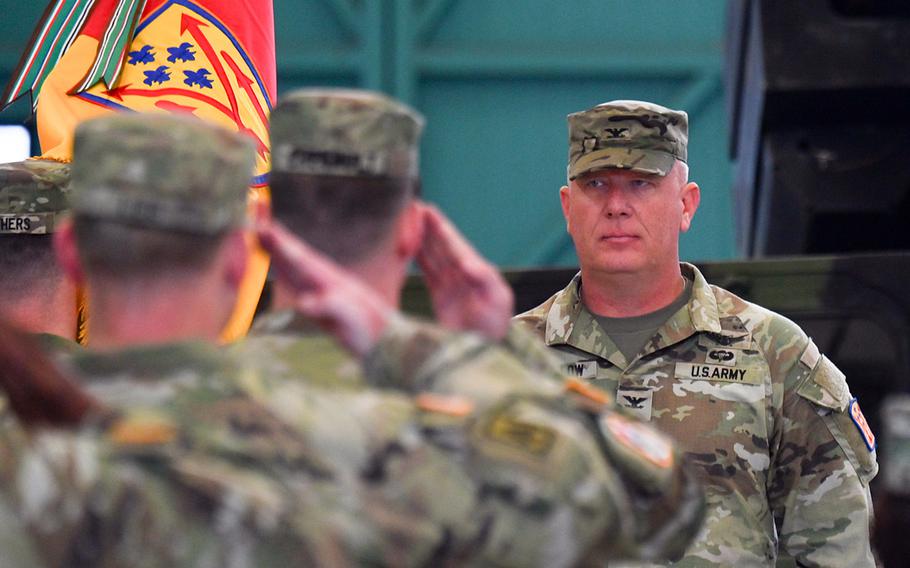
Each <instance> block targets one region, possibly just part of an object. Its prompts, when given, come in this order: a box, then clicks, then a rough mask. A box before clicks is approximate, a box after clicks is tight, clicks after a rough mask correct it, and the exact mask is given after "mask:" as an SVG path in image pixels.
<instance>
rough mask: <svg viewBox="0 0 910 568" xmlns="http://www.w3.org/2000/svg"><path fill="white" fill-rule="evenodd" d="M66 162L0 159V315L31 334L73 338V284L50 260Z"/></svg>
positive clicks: (63, 199) (65, 188)
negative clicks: (11, 161)
mask: <svg viewBox="0 0 910 568" xmlns="http://www.w3.org/2000/svg"><path fill="white" fill-rule="evenodd" d="M69 179H70V167H69V165H68V164H63V163H60V162H54V161H50V160H39V159H32V160H26V161H24V162H14V163H9V164H0V289H2V290H3V293H2V294H0V315H2V317H4V318H5V319H6V320H7V321H9V322H11V323H13V324H15V325H16V326H18V327H20V328H22V329H24V330H27V331H30V332H32V333H43V334H52V335H55V336H59V337H61V338H66V339H69V340H72V339H73V338H74V337H75V334H76V310H75V306H76V288H75V286H73V284H72V283H71V282H70V281H69V280H67V278H66V276H65V274H64V273H63V271H62V270H61V269H60V267H59V266H58V265H57V262H56V260H55V259H54V250H53V245H52V239H53V233H54V231H56V230H57V229H58V228H59V226H60V223H61V221H62V217H63V215H64V214H65V213H66V212H67V209H68V205H67V194H68V192H69Z"/></svg>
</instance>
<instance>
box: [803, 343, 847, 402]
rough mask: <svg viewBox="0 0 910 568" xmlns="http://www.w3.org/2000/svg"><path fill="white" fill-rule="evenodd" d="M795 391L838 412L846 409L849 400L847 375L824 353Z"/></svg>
mask: <svg viewBox="0 0 910 568" xmlns="http://www.w3.org/2000/svg"><path fill="white" fill-rule="evenodd" d="M797 392H798V393H799V395H800V396H802V397H803V398H806V399H808V400H810V401H812V402H814V403H815V404H817V405H819V406H823V407H825V408H830V409H831V410H836V411H838V412H842V411H843V410H844V409H846V408H847V403H848V402H849V401H850V389H849V388H848V387H847V377H846V376H844V374H843V373H842V372H840V369H838V368H837V367H836V366H835V365H834V363H832V362H831V360H830V359H828V358H827V357H825V356H824V355H822V356H821V358H820V359H819V361H818V364H817V365H816V366H815V368H814V369H813V370H812V373H811V375H810V376H809V379H808V380H806V381H804V382H803V384H802V385H800V387H799V389H797Z"/></svg>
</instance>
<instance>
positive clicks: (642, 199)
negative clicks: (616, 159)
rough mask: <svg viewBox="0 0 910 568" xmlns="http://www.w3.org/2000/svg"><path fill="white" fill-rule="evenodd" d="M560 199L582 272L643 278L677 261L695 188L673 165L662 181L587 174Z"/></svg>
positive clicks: (628, 174)
mask: <svg viewBox="0 0 910 568" xmlns="http://www.w3.org/2000/svg"><path fill="white" fill-rule="evenodd" d="M560 200H561V202H562V211H563V215H564V216H565V219H566V229H567V230H568V232H569V235H571V237H572V240H573V241H574V243H575V250H576V252H577V254H578V260H579V262H580V264H581V267H582V269H583V270H585V271H596V272H603V273H609V274H613V273H633V274H634V273H641V274H646V273H648V272H650V271H651V270H652V269H654V268H657V267H666V266H667V265H668V264H676V263H678V262H679V234H680V233H681V232H684V231H687V230H688V229H689V226H690V224H691V222H692V217H693V216H694V214H695V210H696V209H697V208H698V200H699V189H698V186H697V185H696V184H694V183H687V182H686V172H685V167H684V166H682V165H681V164H680V162H677V163H676V164H675V165H674V167H673V170H672V171H671V172H670V173H669V174H668V175H666V176H663V177H661V176H657V175H653V174H644V173H639V172H635V171H632V170H625V169H616V168H611V169H605V170H601V171H597V172H592V173H589V174H586V175H583V176H581V177H578V178H576V179H575V180H573V181H571V182H570V183H569V185H568V186H564V187H563V188H562V189H561V190H560Z"/></svg>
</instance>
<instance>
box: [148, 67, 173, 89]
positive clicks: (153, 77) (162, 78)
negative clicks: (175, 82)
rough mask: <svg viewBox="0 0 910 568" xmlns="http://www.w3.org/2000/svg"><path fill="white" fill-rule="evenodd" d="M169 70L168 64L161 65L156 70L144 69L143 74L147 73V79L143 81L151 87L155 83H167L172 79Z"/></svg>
mask: <svg viewBox="0 0 910 568" xmlns="http://www.w3.org/2000/svg"><path fill="white" fill-rule="evenodd" d="M167 70H168V66H167V65H159V66H158V68H157V69H155V70H154V71H144V72H143V74H144V75H145V80H144V81H142V82H143V83H145V84H146V85H148V86H149V87H151V86H152V85H154V84H155V83H157V84H159V85H160V84H161V83H166V82H168V81H170V80H171V75H170V74H169V73H168V72H167Z"/></svg>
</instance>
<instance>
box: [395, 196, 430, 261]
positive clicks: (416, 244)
mask: <svg viewBox="0 0 910 568" xmlns="http://www.w3.org/2000/svg"><path fill="white" fill-rule="evenodd" d="M395 232H396V235H395V252H396V253H397V254H398V255H400V256H401V257H402V258H407V259H409V260H410V259H412V258H414V257H415V256H417V251H419V250H420V245H421V243H422V242H423V206H422V205H421V202H420V200H418V199H412V200H411V201H410V202H409V203H408V204H407V205H405V207H404V209H403V210H402V211H401V214H400V215H399V216H398V221H397V222H396V231H395Z"/></svg>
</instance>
